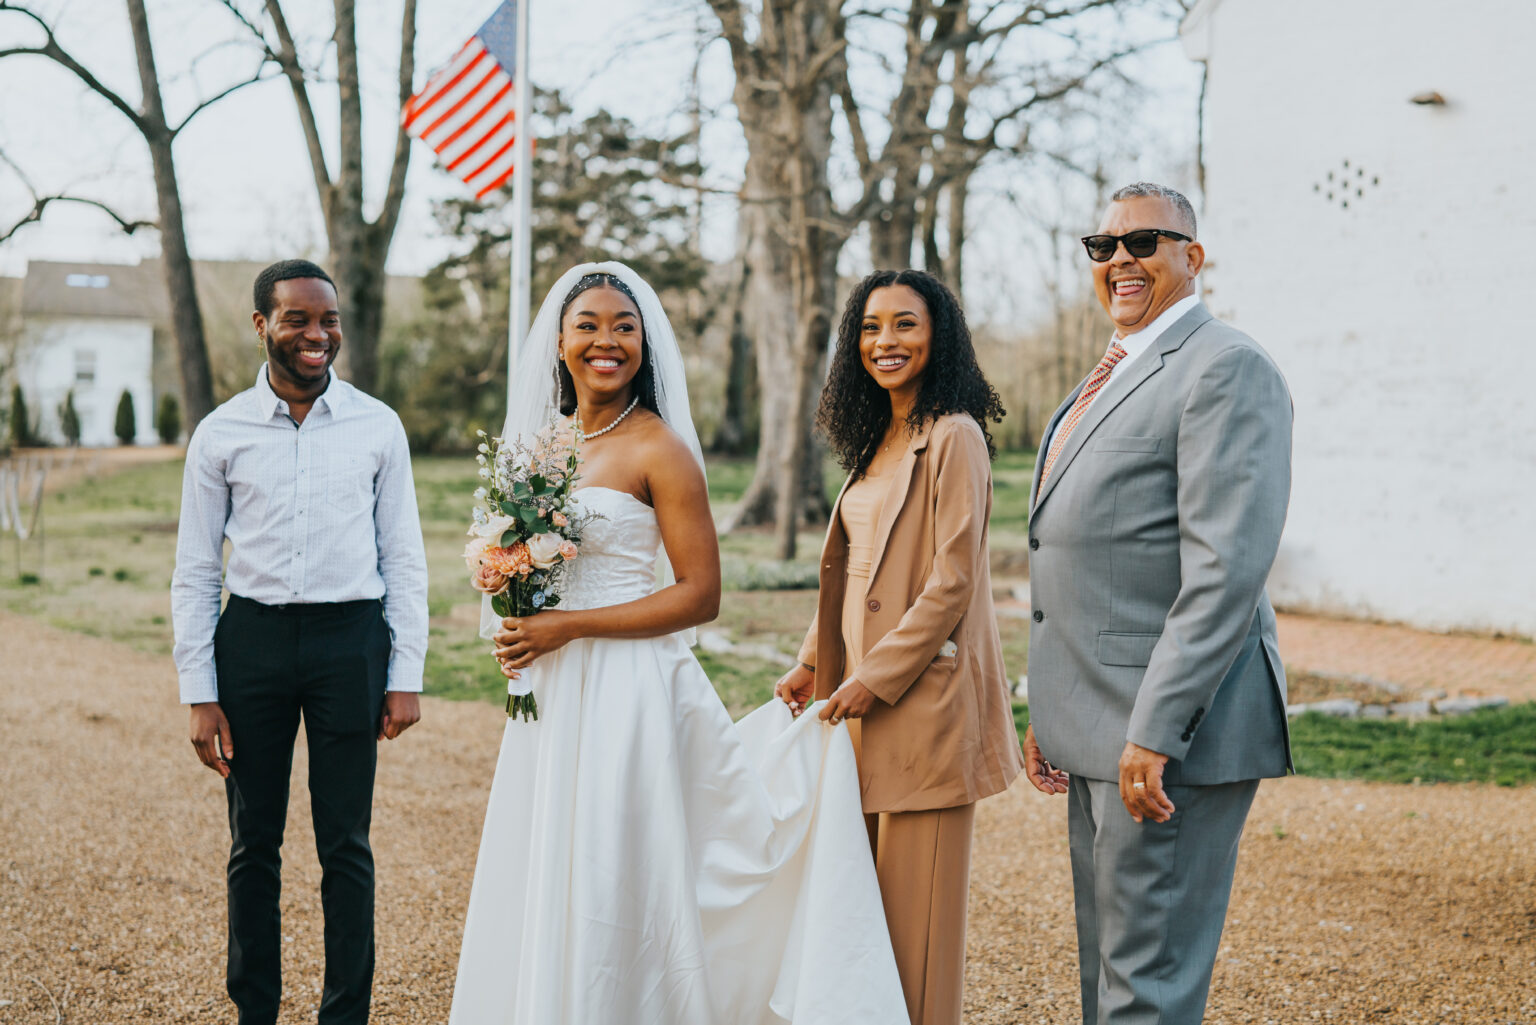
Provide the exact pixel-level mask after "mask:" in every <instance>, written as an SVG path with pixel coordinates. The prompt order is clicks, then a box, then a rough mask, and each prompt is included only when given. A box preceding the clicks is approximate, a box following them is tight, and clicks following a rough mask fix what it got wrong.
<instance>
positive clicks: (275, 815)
mask: <svg viewBox="0 0 1536 1025" xmlns="http://www.w3.org/2000/svg"><path fill="white" fill-rule="evenodd" d="M389 651H390V641H389V628H388V626H387V625H386V624H385V622H384V612H383V606H382V604H381V603H380V602H378V601H355V602H339V603H336V604H323V605H314V604H312V605H280V606H273V605H262V604H260V603H258V602H254V601H251V600H249V599H246V598H241V597H238V596H234V595H231V596H230V599H229V604H228V605H227V606H226V607H225V609H224V614H223V615H222V616H220V617H219V624H218V628H217V630H216V631H215V633H214V665H215V668H216V671H217V674H218V680H219V704H220V706H221V707H222V708H223V710H224V714H225V716H226V717H228V719H229V728H230V734H231V740H232V741H233V744H234V749H235V752H234V757H233V758H232V759H230V763H229V766H230V774H229V778H228V779H227V780H225V783H224V786H225V793H226V795H227V796H228V798H229V832H230V840H231V843H230V848H229V977H228V985H229V995H230V998H231V999H232V1000H233V1001H234V1002H235V1006H236V1007H237V1008H239V1011H240V1025H272V1023H274V1022H276V1021H277V1010H278V1002H279V1000H280V999H281V997H282V988H283V984H282V936H281V922H280V917H279V914H280V913H279V910H278V896H279V893H280V890H281V886H282V882H281V879H282V854H281V850H282V846H283V826H284V823H285V822H286V821H287V817H288V779H289V775H290V773H291V771H292V768H293V746H294V740H295V738H296V736H297V734H298V728H299V717H300V715H302V716H303V717H304V734H305V738H306V740H307V741H308V745H309V795H310V803H311V805H312V810H313V818H314V827H315V848H316V851H317V852H318V854H319V856H320V868H321V883H320V900H321V905H322V907H323V908H324V911H325V992H324V994H323V995H322V997H321V1002H320V1016H319V1020H320V1022H321V1023H322V1025H343V1023H347V1025H353V1023H355V1025H365V1023H366V1022H367V1021H368V1008H369V1003H370V999H371V997H372V989H373V851H372V849H371V848H370V847H369V845H368V827H369V824H370V822H371V819H372V815H373V776H374V767H375V765H376V763H377V755H378V751H377V737H378V730H379V718H380V715H381V714H382V710H383V704H384V688H385V682H386V675H387V671H388V667H389Z"/></svg>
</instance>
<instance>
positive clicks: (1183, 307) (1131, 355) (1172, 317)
mask: <svg viewBox="0 0 1536 1025" xmlns="http://www.w3.org/2000/svg"><path fill="white" fill-rule="evenodd" d="M1199 303H1200V296H1199V295H1198V294H1196V295H1186V296H1185V297H1184V298H1182V299H1180V300H1179V301H1178V302H1176V303H1174V304H1173V305H1172V306H1170V307H1168V308H1167V309H1166V310H1164V311H1163V312H1162V313H1160V314H1159V315H1158V317H1157V319H1156V320H1154V321H1153V322H1152V323H1150V324H1148V325H1147V326H1146V327H1144V328H1142V329H1141V330H1140V331H1137V332H1136V333H1135V334H1130V335H1126V336H1125V337H1124V338H1115V337H1113V336H1111V337H1110V340H1109V341H1110V345H1113V344H1114V343H1115V342H1117V341H1118V342H1119V343H1120V348H1122V349H1124V350H1125V355H1124V356H1123V357H1122V358H1121V360H1120V362H1119V363H1116V364H1115V365H1114V367H1113V368H1112V369H1111V370H1110V372H1109V380H1107V381H1105V382H1104V383H1103V384H1102V385H1101V386H1100V387H1099V392H1098V394H1097V395H1095V396H1094V397H1093V398H1092V399H1090V400H1089V402H1088V407H1087V409H1085V410H1083V415H1084V416H1087V415H1088V409H1092V408H1093V404H1094V403H1095V402H1097V401H1099V399H1101V398H1103V397H1104V393H1105V392H1107V391H1109V390H1110V389H1111V388H1113V387H1114V386H1115V379H1116V378H1123V377H1124V376H1125V371H1126V368H1127V367H1129V366H1130V365H1131V364H1132V363H1135V362H1136V360H1137V359H1139V358H1140V357H1141V354H1142V353H1144V352H1146V351H1147V350H1148V349H1150V348H1152V343H1153V342H1155V341H1157V340H1158V338H1159V337H1161V336H1162V333H1163V332H1164V331H1166V330H1168V329H1169V328H1170V327H1172V326H1173V325H1174V323H1175V322H1176V321H1177V320H1178V319H1179V318H1180V317H1182V316H1184V314H1186V313H1188V312H1189V311H1190V310H1192V309H1194V308H1195V307H1196V306H1197V305H1199ZM1104 349H1105V351H1108V350H1109V345H1106V346H1104ZM1059 422H1060V421H1058V423H1059ZM1079 422H1081V421H1079ZM1055 437H1056V429H1055V426H1054V425H1053V426H1052V428H1051V433H1050V434H1049V435H1047V436H1046V438H1045V440H1044V441H1042V442H1041V443H1040V452H1041V454H1042V455H1043V454H1044V453H1046V452H1049V451H1050V450H1051V442H1052V441H1053V440H1054V439H1055Z"/></svg>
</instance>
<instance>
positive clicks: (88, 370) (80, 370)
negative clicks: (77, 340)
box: [75, 349, 96, 386]
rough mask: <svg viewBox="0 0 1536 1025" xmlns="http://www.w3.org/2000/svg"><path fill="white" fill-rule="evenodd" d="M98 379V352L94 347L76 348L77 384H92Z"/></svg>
mask: <svg viewBox="0 0 1536 1025" xmlns="http://www.w3.org/2000/svg"><path fill="white" fill-rule="evenodd" d="M95 381H96V353H95V351H94V350H92V349H76V350H75V384H76V386H81V385H86V386H88V385H91V384H94V383H95Z"/></svg>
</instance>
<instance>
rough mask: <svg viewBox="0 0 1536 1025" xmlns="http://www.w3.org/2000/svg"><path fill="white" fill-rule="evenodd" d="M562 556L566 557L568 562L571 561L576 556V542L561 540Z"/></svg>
mask: <svg viewBox="0 0 1536 1025" xmlns="http://www.w3.org/2000/svg"><path fill="white" fill-rule="evenodd" d="M560 558H562V559H564V560H565V561H566V562H570V561H571V560H572V559H574V558H576V542H574V541H562V542H560Z"/></svg>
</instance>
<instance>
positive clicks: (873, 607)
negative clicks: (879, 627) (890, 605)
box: [868, 598, 880, 612]
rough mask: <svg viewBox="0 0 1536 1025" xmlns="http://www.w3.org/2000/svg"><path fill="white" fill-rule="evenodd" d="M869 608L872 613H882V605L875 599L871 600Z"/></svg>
mask: <svg viewBox="0 0 1536 1025" xmlns="http://www.w3.org/2000/svg"><path fill="white" fill-rule="evenodd" d="M868 607H869V611H871V612H879V611H880V603H879V602H877V601H875V600H874V599H873V598H871V599H870V600H869V606H868Z"/></svg>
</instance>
